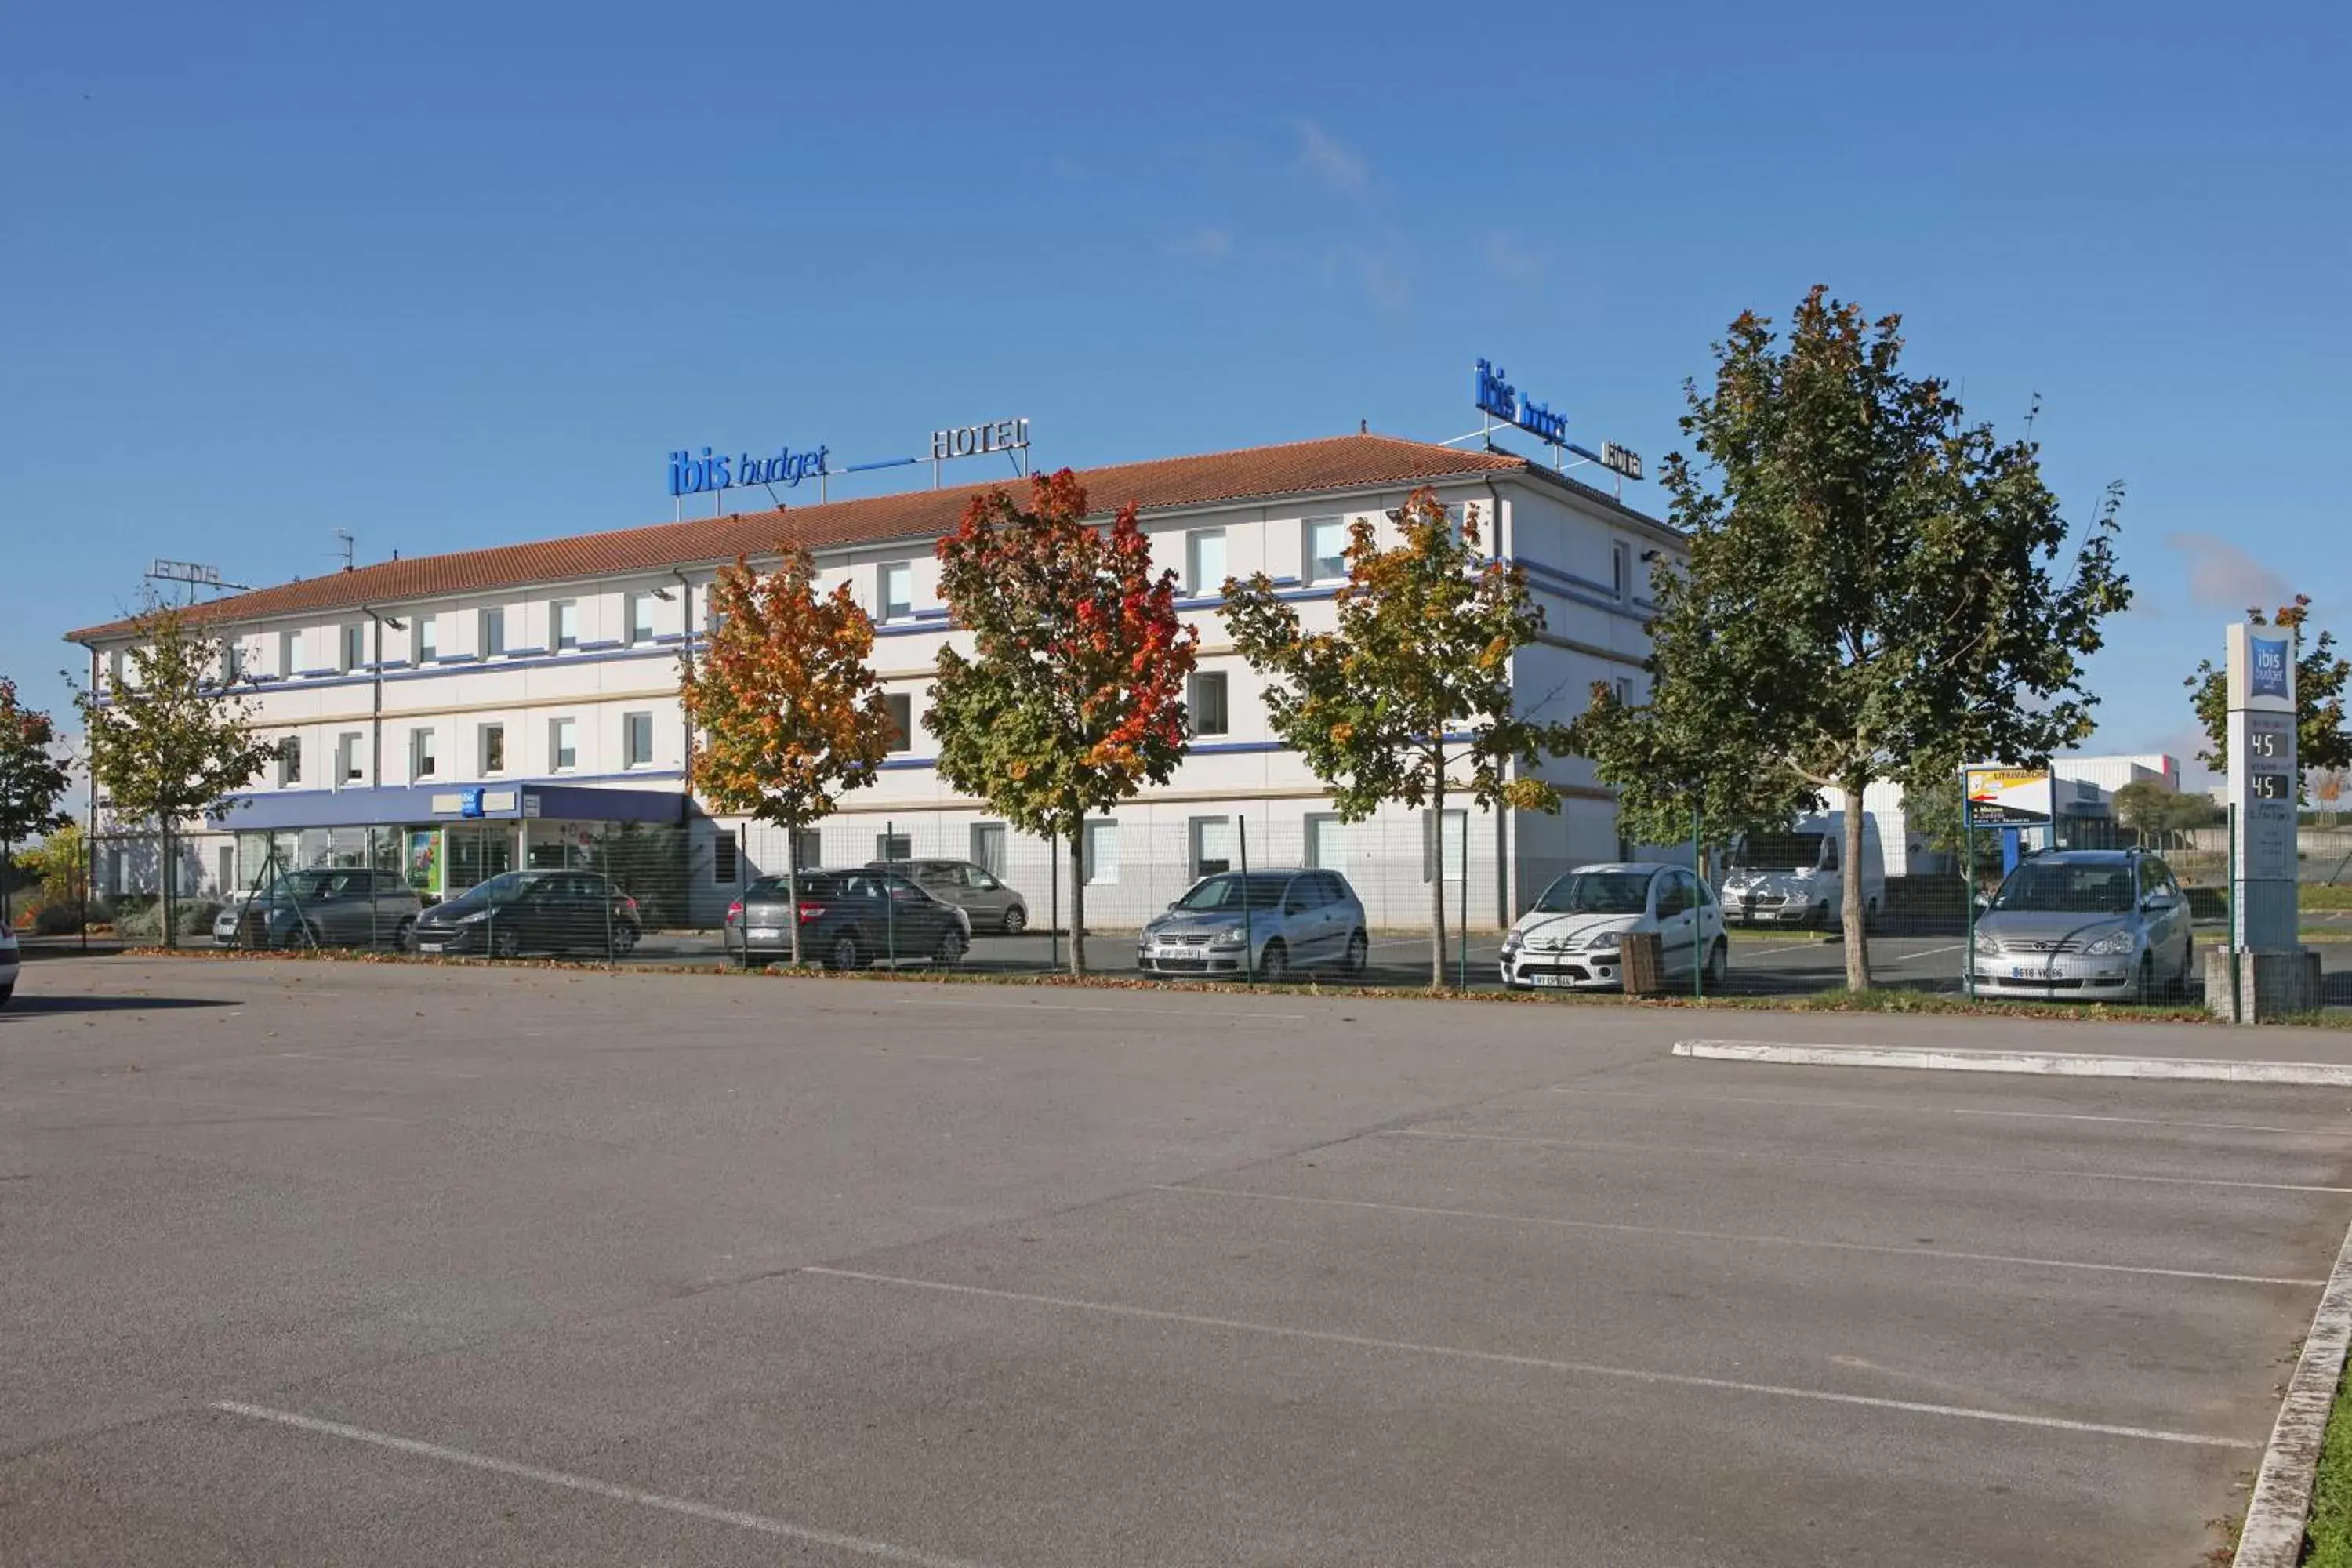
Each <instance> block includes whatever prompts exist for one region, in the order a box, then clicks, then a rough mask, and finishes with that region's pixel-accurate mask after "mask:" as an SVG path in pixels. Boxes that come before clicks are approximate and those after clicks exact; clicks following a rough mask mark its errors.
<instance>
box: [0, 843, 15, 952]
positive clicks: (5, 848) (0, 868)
mask: <svg viewBox="0 0 2352 1568" xmlns="http://www.w3.org/2000/svg"><path fill="white" fill-rule="evenodd" d="M15 876H16V846H15V845H14V844H11V843H9V842H8V840H6V839H5V838H0V930H6V931H13V930H15V929H16V910H14V909H13V908H12V907H10V905H9V902H8V884H9V882H10V881H11V880H12V879H14V878H15Z"/></svg>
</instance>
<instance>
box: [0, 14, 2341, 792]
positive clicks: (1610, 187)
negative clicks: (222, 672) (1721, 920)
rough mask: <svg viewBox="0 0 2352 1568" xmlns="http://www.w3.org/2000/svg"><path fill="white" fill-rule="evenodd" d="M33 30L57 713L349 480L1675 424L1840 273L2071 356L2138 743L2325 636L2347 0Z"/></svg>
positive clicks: (2023, 353) (538, 526)
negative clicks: (81, 675) (2240, 615)
mask: <svg viewBox="0 0 2352 1568" xmlns="http://www.w3.org/2000/svg"><path fill="white" fill-rule="evenodd" d="M5 36H6V46H7V47H5V49H0V85H5V91H0V139H5V146H6V148H7V156H6V158H5V164H0V169H5V172H4V173H0V181H5V207H0V211H5V214H6V217H5V245H0V299H5V300H6V301H7V308H6V310H5V311H0V531H5V540H6V542H5V552H0V671H5V672H8V673H11V674H14V675H16V677H17V678H18V679H19V680H20V682H21V683H22V684H23V685H24V686H25V687H26V690H27V692H28V694H29V695H30V696H32V697H33V698H35V699H36V700H41V701H44V702H47V703H51V704H58V705H62V703H63V700H64V688H63V686H62V684H61V683H60V682H59V681H58V679H56V677H55V674H54V672H55V671H56V670H57V669H58V668H59V666H60V665H61V664H64V663H66V662H68V659H69V658H70V656H72V655H73V653H74V651H75V650H72V649H70V648H68V647H64V646H63V645H61V644H59V643H58V641H57V640H56V638H57V636H58V633H60V632H62V631H64V630H67V629H68V628H70V627H72V626H79V625H84V624H88V623H89V622H91V621H94V620H98V619H101V618H104V617H106V616H110V615H111V614H113V613H114V612H115V611H116V610H117V609H118V608H119V607H121V606H122V605H127V604H129V603H130V602H131V599H132V598H133V596H134V595H135V594H136V592H137V590H138V587H139V579H140V574H141V572H142V570H143V569H144V565H145V563H146V562H147V560H148V559H149V558H150V557H151V556H154V555H170V556H176V557H181V558H193V559H197V560H202V561H207V562H211V563H215V564H217V565H218V566H220V567H221V569H222V570H223V572H224V574H226V575H227V576H228V577H230V578H231V579H233V580H238V581H243V582H247V583H256V584H259V583H271V582H278V581H283V580H285V579H286V578H289V577H291V576H295V575H305V576H307V575H311V574H316V573H319V572H321V571H328V570H331V569H332V568H333V566H334V564H335V563H336V559H337V557H336V552H337V550H338V548H339V547H338V545H337V543H336V542H335V540H334V538H333V531H335V530H336V529H339V528H341V529H348V530H350V531H353V532H354V533H356V534H357V535H358V536H359V552H360V555H361V558H362V560H373V559H380V558H382V557H383V556H385V555H387V554H389V553H390V552H392V551H393V550H394V549H398V550H399V551H401V552H403V553H421V552H431V551H438V550H449V549H461V548H467V547H470V546H474V545H479V544H485V543H493V542H506V541H511V540H518V539H526V538H536V537H543V536H547V535H551V534H561V533H566V532H573V531H590V530H595V529H603V528H614V527H625V526H629V525H633V524H636V523H642V522H647V521H658V520H660V519H663V518H667V516H668V515H669V514H670V503H669V500H668V496H667V489H666V485H665V466H664V465H665V454H666V453H667V452H668V451H669V450H670V449H671V448H672V447H677V446H682V445H686V444H688V443H692V444H695V445H700V444H703V443H706V442H707V443H709V444H711V445H713V446H716V447H721V448H730V449H739V450H740V449H743V448H747V447H750V448H754V449H760V448H765V449H771V450H772V449H773V447H774V446H775V445H776V444H777V443H779V442H785V441H789V442H792V443H793V444H794V445H796V446H797V445H815V444H817V443H819V442H823V443H825V444H828V445H830V446H831V447H832V448H833V450H834V453H835V461H836V462H838V461H839V460H841V459H842V458H859V457H867V456H872V457H881V456H888V455H895V454H898V453H904V452H911V451H913V450H915V449H916V447H917V445H918V444H919V442H921V441H922V440H923V438H924V437H925V434H926V433H927V432H928V431H929V429H931V428H932V427H933V426H936V425H940V424H945V423H951V422H963V421H967V420H974V419H981V418H988V417H993V416H1000V415H1013V414H1020V415H1026V416H1029V417H1030V418H1031V419H1032V420H1033V421H1034V437H1035V438H1036V441H1037V444H1038V445H1037V456H1038V457H1039V458H1041V459H1042V460H1044V461H1046V462H1048V463H1052V464H1060V463H1064V462H1067V463H1071V464H1075V465H1081V466H1082V465H1084V464H1087V463H1089V462H1096V461H1103V460H1110V459H1119V458H1141V457H1156V456H1164V455H1170V454H1174V453H1181V452H1187V451H1196V450H1207V449H1213V448H1219V447H1232V446H1241V445H1249V444H1254V443H1257V442H1265V441H1278V440H1286V439H1294V438H1298V437H1309V436H1316V435H1322V434H1330V433H1335V432H1339V431H1344V430H1352V429H1354V428H1355V427H1356V425H1357V422H1358V421H1359V420H1369V421H1370V424H1371V426H1372V427H1373V428H1374V429H1377V430H1387V431H1392V432H1396V433H1399V434H1403V435H1410V436H1416V437H1430V438H1443V437H1451V436H1455V435H1458V434H1460V433H1461V432H1462V431H1464V430H1466V429H1469V428H1471V427H1472V426H1475V423H1476V419H1475V415H1473V414H1472V412H1471V410H1470V408H1469V397H1468V390H1467V389H1468V384H1469V367H1470V365H1471V363H1472V361H1473V360H1474V359H1475V358H1476V357H1477V356H1479V355H1481V354H1484V355H1489V356H1492V357H1494V358H1496V359H1497V360H1499V361H1500V362H1502V363H1504V364H1505V365H1507V367H1508V369H1509V370H1510V371H1511V373H1512V374H1513V377H1514V379H1515V380H1517V382H1518V383H1519V384H1521V385H1522V386H1524V387H1526V388H1527V389H1528V391H1529V392H1531V393H1534V394H1535V395H1539V396H1542V397H1544V398H1546V399H1547V400H1548V401H1549V402H1550V403H1551V404H1552V405H1553V406H1555V407H1557V408H1560V409H1563V410H1564V411H1565V412H1566V413H1567V414H1568V416H1569V417H1570V428H1571V431H1572V432H1573V433H1574V434H1576V435H1578V436H1580V437H1583V438H1584V439H1585V440H1586V441H1587V443H1588V444H1597V440H1598V439H1601V438H1607V439H1614V440H1617V441H1620V442H1622V443H1624V444H1626V445H1628V446H1632V447H1636V448H1637V449H1639V450H1641V451H1642V452H1643V453H1644V454H1645V455H1647V456H1648V457H1649V458H1650V460H1651V462H1652V464H1653V466H1654V464H1655V461H1656V459H1657V458H1659V457H1661V456H1663V455H1664V453H1665V452H1666V451H1667V450H1669V449H1671V448H1672V447H1675V445H1676V444H1677V440H1678V432H1677V431H1676V429H1675V419H1676V417H1677V416H1678V415H1679V414H1680V412H1681V408H1682V404H1681V396H1682V394H1681V386H1682V383H1683V381H1684V379H1685V377H1688V376H1693V375H1700V374H1704V373H1705V372H1706V368H1707V366H1708V363H1709V361H1708V354H1707V346H1708V344H1709V343H1710V342H1712V341H1713V340H1714V338H1715V337H1716V336H1717V334H1718V333H1719V332H1720V331H1721V329H1722V327H1723V325H1724V323H1725V322H1726V321H1728V320H1729V319H1730V318H1731V317H1732V316H1733V315H1735V314H1736V313H1738V311H1739V310H1741V309H1743V308H1748V307H1755V308H1758V309H1760V310H1766V311H1768V312H1769V313H1772V314H1775V315H1780V316H1783V317H1785V315H1786V313H1787V311H1788V310H1789V308H1790V306H1791V305H1792V304H1793V303H1794V302H1795V301H1796V300H1797V299H1798V298H1799V297H1800V296H1801V294H1802V292H1803V290H1804V289H1805V288H1806V287H1807V286H1808V285H1810V284H1811V283H1813V282H1814V281H1816V280H1819V281H1823V282H1827V283H1828V284H1830V285H1831V286H1832V289H1834V290H1835V291H1836V292H1838V293H1839V294H1841V295H1842V296H1845V297H1849V298H1853V299H1855V300H1859V301H1861V302H1862V303H1863V304H1864V306H1865V307H1866V308H1868V309H1870V310H1873V311H1874V312H1876V311H1885V310H1901V311H1902V312H1903V313H1904V314H1905V316H1906V323H1907V331H1908V332H1909V336H1910V341H1911V344H1912V348H1911V353H1910V363H1911V364H1912V367H1913V368H1914V369H1915V370H1916V371H1919V372H1934V373H1937V374H1944V375H1947V376H1948V377H1950V378H1951V379H1952V380H1953V381H1954V383H1955V384H1958V386H1959V387H1960V388H1961V390H1962V392H1963V395H1964V396H1965V400H1966V402H1967V403H1968V405H1969V408H1970V410H1971V411H1972V412H1973V413H1975V414H1978V415H1979V416H1984V417H1989V418H1991V419H1993V420H1995V421H1996V423H1997V424H1998V425H2000V426H2001V427H2002V428H2003V429H2005V430H2013V429H2015V428H2016V427H2017V425H2018V422H2019V421H2020V420H2021V417H2022V416H2023V414H2024V412H2025V410H2026V408H2027V406H2028V405H2029V403H2030V401H2031V400H2032V396H2033V395H2035V394H2036V393H2037V392H2038V393H2039V394H2040V395H2042V399H2043V413H2042V419H2041V422H2040V424H2039V426H2038V429H2039V432H2040V435H2041V437H2042V440H2043V442H2044V444H2045V448H2046V451H2045V462H2046V466H2047V470H2048V473H2049V475H2050V478H2051V479H2052V482H2053V485H2054V486H2055V487H2056V488H2057V489H2058V490H2059V491H2060V493H2061V495H2062V496H2063V498H2064V499H2065V500H2066V501H2067V503H2068V505H2069V508H2070V510H2071V511H2072V513H2073V514H2074V515H2076V516H2077V517H2079V518H2082V519H2087V518H2088V517H2089V516H2090V515H2091V513H2092V512H2093V510H2094V509H2095V506H2096V503H2097V500H2098V496H2099V490H2100V488H2101V487H2102V486H2103V485H2104V484H2105V482H2106V481H2107V480H2109V479H2123V480H2125V481H2126V483H2127V484H2128V486H2129V487H2130V498H2129V502H2128V505H2127V507H2126V512H2125V530H2126V531H2125V557H2126V566H2127V568H2128V570H2129V571H2130V573H2131V574H2132V576H2133V578H2134V580H2135V583H2136V584H2137V587H2138V590H2139V602H2138V604H2137V605H2136V606H2135V608H2134V609H2133V610H2132V611H2131V612H2130V613H2129V614H2128V615H2127V616H2124V617H2122V618H2121V619H2120V620H2118V621H2117V622H2116V624H2115V626H2114V627H2113V629H2112V637H2111V639H2110V647H2109V648H2108V649H2107V650H2106V651H2105V652H2104V653H2103V654H2102V655H2101V656H2100V657H2099V658H2098V660H2097V662H2096V664H2095V667H2094V670H2093V676H2094V681H2095V686H2096V688H2097V689H2098V690H2099V691H2100V692H2101V693H2102V694H2103V695H2104V697H2105V705H2104V707H2103V709H2102V721H2103V728H2102V732H2101V735H2100V737H2099V742H2098V744H2100V745H2101V746H2103V747H2107V748H2112V749H2135V750H2137V749H2141V748H2148V747H2162V748H2167V749H2170V750H2173V751H2175V752H2182V753H2184V754H2185V752H2187V751H2188V750H2189V749H2190V748H2189V744H2188V742H2187V740H2186V732H2187V731H2188V729H2189V724H2188V716H2187V710H2186V708H2185V704H2184V701H2183V698H2182V693H2181V690H2180V688H2179V681H2180V679H2181V678H2182V677H2183V676H2184V675H2186V674H2187V673H2188V671H2189V668H2190V667H2191V666H2193V665H2194V663H2195V662H2196V660H2197V658H2199V657H2200V656H2201V655H2202V654H2204V653H2205V652H2206V651H2208V650H2209V649H2211V650H2216V651H2218V648H2219V647H2220V641H2221V629H2220V628H2221V623H2222V622H2223V621H2224V620H2226V619H2227V618H2229V617H2230V616H2231V615H2232V614H2234V613H2235V612H2236V611H2237V610H2238V609H2239V608H2242V606H2243V605H2245V604H2247V603H2249V602H2255V601H2259V602H2263V603H2266V604H2267V603H2272V602H2274V601H2275V600H2277V599H2278V598H2279V597H2280V596H2281V595H2283V594H2284V593H2285V592H2286V591H2287V590H2288V589H2289V588H2290V587H2294V588H2300V589H2301V590H2302V591H2305V592H2307V593H2309V594H2311V595H2313V596H2314V597H2315V599H2316V600H2318V602H2319V605H2320V611H2321V616H2322V619H2323V621H2332V622H2333V623H2334V624H2335V625H2336V626H2337V627H2338V628H2339V629H2340V630H2343V631H2347V632H2352V565H2347V562H2352V550H2347V548H2346V545H2345V541H2346V539H2347V524H2346V521H2345V520H2344V517H2343V503H2342V500H2341V488H2340V485H2339V484H2338V482H2337V471H2338V469H2339V468H2340V464H2341V458H2340V450H2341V447H2342V445H2343V439H2344V437H2343V429H2344V426H2346V424H2347V416H2352V395H2347V391H2346V390H2345V384H2344V381H2343V367H2344V365H2345V363H2346V362H2347V351H2352V303H2347V290H2346V288H2345V285H2344V279H2345V276H2346V251H2347V238H2352V201H2347V197H2352V180H2347V169H2352V157H2347V154H2352V135H2347V131H2346V129H2345V119H2344V117H2343V116H2342V114H2341V113H2340V104H2339V103H2338V101H2337V100H2338V99H2339V98H2340V89H2341V87H2342V82H2341V79H2340V74H2339V73H2340V69H2341V64H2342V61H2343V60H2344V59H2345V58H2347V49H2352V26H2347V22H2346V21H2344V20H2342V19H2340V14H2331V13H2330V12H2329V11H2328V10H2326V9H2323V8H2322V7H2319V6H2316V5H2313V6H2309V7H2293V6H2287V7H2276V8H2263V9H2258V10H2254V11H2250V12H2247V13H2244V14H2242V17H2240V18H2238V19H2237V25H2236V26H2222V25H2219V24H2218V23H2217V16H2216V13H2214V12H2213V11H2212V10H2211V8H2210V7H2199V8H2197V9H2194V10H2191V9H2189V8H2187V7H2176V6H2167V5H2153V6H2151V5H2100V6H2071V5H2070V6H2052V5H2014V6H2003V5H1979V6H1974V7H1967V8H1960V9H1954V8H1949V7H1937V8H1935V9H1934V10H1933V11H1929V10H1927V9H1926V8H1920V7H1910V6H1885V5H1850V6H1802V5H1777V6H1771V7H1753V6H1737V5H1723V6H1719V7H1718V6H1699V7H1679V8H1674V7H1668V6H1664V5H1658V6H1621V7H1613V8H1588V7H1525V8H1520V9H1517V10H1514V9H1512V8H1508V7H1502V8H1487V9H1485V10H1479V11H1469V10H1465V9H1462V8H1460V7H1451V6H1448V7H1438V6H1428V7H1419V8H1388V7H1381V6H1378V5H1351V6H1345V7H1341V6H1331V7H1324V8H1316V9H1307V8H1302V7H1291V6H1284V5H1276V4H1263V5H1253V6H1250V7H1247V8H1227V7H1223V6H1218V5H1192V6H1163V7H1155V8H1150V10H1149V12H1148V13H1147V12H1146V11H1145V9H1144V8H1139V7H1123V6H1099V5H1093V6H1073V7H1061V6H1036V5H1030V6H1020V7H1003V6H972V5H956V6H951V7H950V6H940V7H931V6H923V5H909V6H905V7H889V8H881V7H872V6H827V7H816V6H790V7H779V6H772V5H749V4H746V5H670V6H665V7H661V8H659V9H657V10H655V9H647V8H644V7H637V6H617V5H572V6H564V7H556V6H552V5H550V6H544V7H539V8H525V7H520V6H502V5H432V4H416V5H400V6H374V7H367V8H360V7H349V6H317V5H280V6H263V5H243V4H236V3H234V0H227V3H224V4H222V5H206V6H185V5H87V6H44V7H29V8H19V10H18V12H17V14H16V16H15V17H14V18H13V19H12V21H11V22H10V23H8V24H7V25H6V35H5ZM972 477H980V472H979V470H978V469H977V468H974V469H973V476H972ZM1627 499H1628V500H1633V501H1636V502H1637V503H1641V504H1646V505H1649V506H1651V507H1652V508H1654V509H1657V508H1662V507H1663V505H1664V500H1663V497H1662V496H1661V495H1660V493H1659V492H1658V489H1657V488H1656V487H1655V486H1654V485H1648V486H1640V487H1633V488H1631V489H1629V490H1628V494H1627ZM743 504H746V505H748V504H750V500H748V499H747V500H745V502H744V503H743Z"/></svg>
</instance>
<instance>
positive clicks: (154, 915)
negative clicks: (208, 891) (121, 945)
mask: <svg viewBox="0 0 2352 1568" xmlns="http://www.w3.org/2000/svg"><path fill="white" fill-rule="evenodd" d="M220 912H221V906H220V905H219V904H218V903H217V902H215V900H211V899H183V900H178V904H177V913H178V917H179V921H178V923H179V931H180V939H181V940H182V941H183V942H184V941H186V940H187V939H188V938H190V937H201V936H209V935H211V934H212V929H213V921H214V920H215V918H217V917H218V916H219V914H220ZM114 930H115V934H116V935H118V936H120V937H121V939H122V940H123V941H125V942H161V941H162V940H163V901H162V900H152V899H151V900H146V901H145V902H143V903H142V904H140V905H139V906H138V907H137V908H135V909H126V910H122V911H121V913H120V914H118V915H117V916H116V917H115V921H114Z"/></svg>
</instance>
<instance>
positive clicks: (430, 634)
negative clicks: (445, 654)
mask: <svg viewBox="0 0 2352 1568" xmlns="http://www.w3.org/2000/svg"><path fill="white" fill-rule="evenodd" d="M440 657H441V621H440V617H438V616H417V617H416V662H417V663H418V664H431V663H432V662H433V661H434V660H435V659H437V658H440Z"/></svg>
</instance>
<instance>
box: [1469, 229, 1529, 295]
mask: <svg viewBox="0 0 2352 1568" xmlns="http://www.w3.org/2000/svg"><path fill="white" fill-rule="evenodd" d="M1479 249H1480V251H1481V252H1482V253H1483V254H1484V255H1485V257H1486V265H1487V266H1489V267H1491V268H1494V269H1495V271H1496V274H1497V275H1498V276H1500V277H1503V278H1507V279H1510V280H1511V281H1512V282H1514V283H1532V282H1534V281H1535V280H1536V279H1538V278H1540V277H1542V276H1543V269H1544V263H1543V258H1542V257H1540V256H1538V255H1537V254H1536V253H1535V252H1534V251H1532V250H1529V249H1528V247H1525V246H1523V245H1521V244H1520V243H1519V242H1518V241H1517V239H1515V238H1513V237H1511V236H1510V234H1508V233H1507V232H1506V231H1505V230H1503V229H1499V228H1496V229H1489V230H1488V231H1487V232H1486V238H1485V239H1483V240H1481V241H1480V242H1479Z"/></svg>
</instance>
